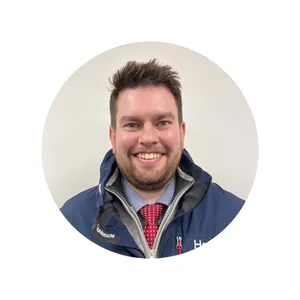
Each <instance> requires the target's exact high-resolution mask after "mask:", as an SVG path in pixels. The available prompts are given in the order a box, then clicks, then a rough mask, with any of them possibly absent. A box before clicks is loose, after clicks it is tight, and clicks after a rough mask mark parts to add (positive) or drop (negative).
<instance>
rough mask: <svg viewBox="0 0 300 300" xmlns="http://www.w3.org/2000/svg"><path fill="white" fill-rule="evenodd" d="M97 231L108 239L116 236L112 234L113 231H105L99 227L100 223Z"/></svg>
mask: <svg viewBox="0 0 300 300" xmlns="http://www.w3.org/2000/svg"><path fill="white" fill-rule="evenodd" d="M96 231H97V232H98V233H100V234H101V235H102V236H103V237H105V238H108V239H113V238H114V237H115V235H114V234H112V233H105V232H104V231H103V230H102V229H101V228H100V227H99V224H98V225H97V229H96Z"/></svg>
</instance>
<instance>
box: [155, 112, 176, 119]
mask: <svg viewBox="0 0 300 300" xmlns="http://www.w3.org/2000/svg"><path fill="white" fill-rule="evenodd" d="M155 119H156V120H162V119H175V116H174V114H173V113H171V112H166V113H162V114H159V115H157V116H156V117H155Z"/></svg>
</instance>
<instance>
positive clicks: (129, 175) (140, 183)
mask: <svg viewBox="0 0 300 300" xmlns="http://www.w3.org/2000/svg"><path fill="white" fill-rule="evenodd" d="M181 153H182V151H181V150H178V151H177V153H176V156H175V157H173V158H172V160H171V161H170V155H169V154H168V153H166V154H165V155H166V156H167V163H166V167H165V170H164V171H163V172H160V173H162V174H159V173H158V172H155V170H153V168H151V169H149V170H143V171H141V170H140V169H138V168H137V167H136V166H135V165H134V164H133V162H132V159H134V158H133V157H132V155H127V157H126V160H127V163H122V160H121V159H120V157H119V155H118V153H116V160H117V163H118V166H119V169H120V171H121V173H122V176H123V177H124V179H125V180H126V181H127V182H128V183H129V184H130V185H131V186H133V187H134V188H136V189H138V190H141V191H157V190H161V189H162V188H164V187H165V186H166V185H167V184H168V182H169V181H170V180H171V178H172V177H173V176H174V175H175V172H176V169H177V167H178V164H179V161H180V158H181ZM154 169H155V167H154ZM149 172H151V173H152V174H151V175H150V176H149Z"/></svg>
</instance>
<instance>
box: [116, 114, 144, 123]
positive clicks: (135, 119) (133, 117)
mask: <svg viewBox="0 0 300 300" xmlns="http://www.w3.org/2000/svg"><path fill="white" fill-rule="evenodd" d="M128 121H136V122H138V121H140V118H138V117H136V116H123V117H121V119H120V123H122V122H128Z"/></svg>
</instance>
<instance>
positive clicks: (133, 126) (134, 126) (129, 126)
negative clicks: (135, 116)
mask: <svg viewBox="0 0 300 300" xmlns="http://www.w3.org/2000/svg"><path fill="white" fill-rule="evenodd" d="M137 126H138V125H137V124H136V123H128V124H126V125H125V127H128V128H136V127H137Z"/></svg>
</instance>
